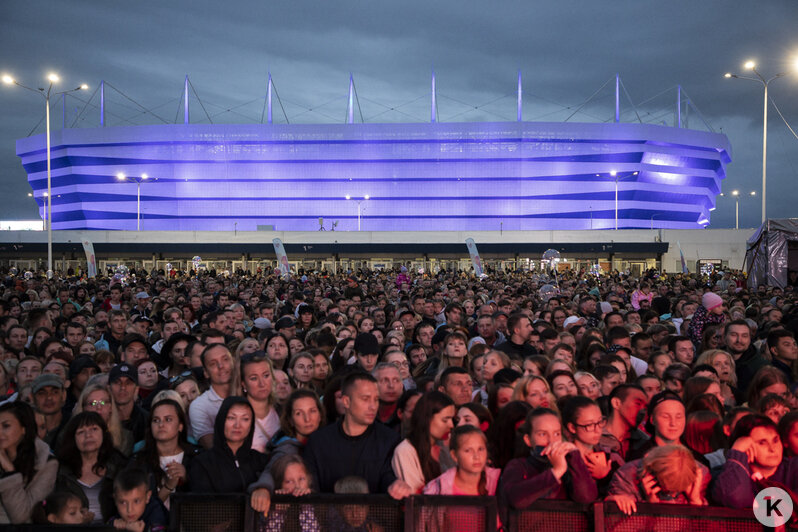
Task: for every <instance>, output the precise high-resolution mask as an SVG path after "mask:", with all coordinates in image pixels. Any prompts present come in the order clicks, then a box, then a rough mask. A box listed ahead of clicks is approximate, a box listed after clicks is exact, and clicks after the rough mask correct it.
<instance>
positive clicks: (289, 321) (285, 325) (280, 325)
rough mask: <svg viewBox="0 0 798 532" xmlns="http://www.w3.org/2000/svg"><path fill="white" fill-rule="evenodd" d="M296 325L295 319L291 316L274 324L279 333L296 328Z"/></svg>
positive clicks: (284, 317)
mask: <svg viewBox="0 0 798 532" xmlns="http://www.w3.org/2000/svg"><path fill="white" fill-rule="evenodd" d="M295 325H296V322H295V321H294V318H292V317H291V316H283V317H282V318H280V319H279V320H277V323H275V324H274V330H275V331H279V330H281V329H289V328H291V327H294V326H295Z"/></svg>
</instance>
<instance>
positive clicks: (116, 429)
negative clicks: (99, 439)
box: [72, 382, 126, 451]
mask: <svg viewBox="0 0 798 532" xmlns="http://www.w3.org/2000/svg"><path fill="white" fill-rule="evenodd" d="M96 391H103V392H105V393H106V394H108V398H109V400H110V401H111V417H109V418H108V422H107V423H106V425H108V432H109V433H110V434H111V439H112V440H113V442H114V447H116V448H117V449H118V450H120V451H122V450H123V449H124V446H125V443H126V442H125V437H124V435H123V434H122V421H120V419H119V410H118V409H117V408H116V401H114V395H113V394H112V393H111V390H110V388H109V387H108V385H107V384H100V383H94V382H89V383H88V384H86V386H85V387H84V388H83V391H82V392H80V397H79V398H78V402H77V403H75V408H74V409H73V410H72V415H73V416H75V415H76V414H80V413H81V412H85V411H86V410H85V405H84V403H85V402H86V401H87V400H88V398H89V394H91V393H93V392H96Z"/></svg>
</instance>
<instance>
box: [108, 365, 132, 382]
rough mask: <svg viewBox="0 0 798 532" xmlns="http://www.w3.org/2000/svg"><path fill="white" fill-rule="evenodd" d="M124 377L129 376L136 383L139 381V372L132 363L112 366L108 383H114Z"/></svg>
mask: <svg viewBox="0 0 798 532" xmlns="http://www.w3.org/2000/svg"><path fill="white" fill-rule="evenodd" d="M122 377H127V378H128V379H130V380H131V381H133V383H134V384H138V383H139V372H138V371H137V370H136V368H134V367H133V366H131V365H130V364H119V365H117V366H114V367H112V368H111V371H110V372H108V384H113V383H115V382H116V381H118V380H119V379H121V378H122Z"/></svg>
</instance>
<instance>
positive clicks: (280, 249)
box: [272, 238, 291, 277]
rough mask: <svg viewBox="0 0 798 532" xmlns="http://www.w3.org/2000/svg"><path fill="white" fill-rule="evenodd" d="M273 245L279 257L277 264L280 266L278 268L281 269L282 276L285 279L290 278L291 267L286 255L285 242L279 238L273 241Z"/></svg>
mask: <svg viewBox="0 0 798 532" xmlns="http://www.w3.org/2000/svg"><path fill="white" fill-rule="evenodd" d="M272 244H274V253H275V255H277V263H278V264H279V266H278V268H279V269H280V275H282V276H283V277H288V276H289V275H291V265H290V264H288V257H287V256H286V255H285V247H284V246H283V241H282V240H280V239H279V238H275V239H274V240H272Z"/></svg>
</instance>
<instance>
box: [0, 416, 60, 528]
mask: <svg viewBox="0 0 798 532" xmlns="http://www.w3.org/2000/svg"><path fill="white" fill-rule="evenodd" d="M51 458H52V457H51V455H50V448H49V447H48V446H47V444H46V443H44V442H43V441H42V440H41V439H39V438H38V437H37V436H36V420H35V417H34V412H33V408H31V407H30V406H29V405H28V404H26V403H23V402H21V401H15V402H9V403H5V404H3V405H0V469H2V477H0V524H11V523H27V522H30V519H31V515H32V513H33V509H34V506H35V505H36V504H37V503H38V502H39V501H42V500H44V498H45V497H47V495H48V494H49V493H50V491H51V490H52V488H53V484H55V479H56V475H57V474H58V462H57V461H55V460H53V459H51Z"/></svg>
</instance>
